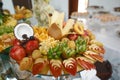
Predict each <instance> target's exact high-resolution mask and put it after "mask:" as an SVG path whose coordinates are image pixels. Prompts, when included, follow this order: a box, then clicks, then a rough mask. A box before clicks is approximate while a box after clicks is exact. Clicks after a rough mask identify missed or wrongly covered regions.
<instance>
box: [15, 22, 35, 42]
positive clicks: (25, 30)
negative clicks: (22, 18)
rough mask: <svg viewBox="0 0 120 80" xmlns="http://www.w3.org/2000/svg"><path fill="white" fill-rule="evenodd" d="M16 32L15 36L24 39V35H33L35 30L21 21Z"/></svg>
mask: <svg viewBox="0 0 120 80" xmlns="http://www.w3.org/2000/svg"><path fill="white" fill-rule="evenodd" d="M14 34H15V37H16V38H17V39H19V40H23V37H22V36H23V35H24V34H26V35H27V37H28V38H29V37H30V36H33V34H34V31H33V28H32V27H31V26H30V25H29V24H26V23H20V24H18V25H17V26H16V27H15V28H14Z"/></svg>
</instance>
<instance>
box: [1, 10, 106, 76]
mask: <svg viewBox="0 0 120 80" xmlns="http://www.w3.org/2000/svg"><path fill="white" fill-rule="evenodd" d="M11 36H12V42H11V43H10V45H11V46H10V49H9V54H8V55H9V57H10V61H11V62H15V63H17V65H18V67H19V69H20V70H21V71H28V72H31V73H32V74H33V75H37V74H40V75H49V76H54V77H56V78H57V77H59V76H61V75H66V74H69V75H73V76H75V75H76V73H77V72H80V71H81V70H84V69H85V70H90V69H95V68H96V67H95V65H94V63H95V62H96V61H99V62H103V61H104V58H103V55H104V53H105V50H104V46H103V44H102V43H101V42H100V41H98V40H96V38H95V35H94V34H93V33H92V32H91V31H90V30H89V29H86V28H85V25H84V24H83V22H81V21H77V20H74V19H68V20H67V21H64V14H63V13H58V12H57V11H55V12H54V13H53V15H52V16H51V17H50V18H49V26H47V27H41V26H32V25H30V24H28V23H18V24H17V25H16V26H15V27H14V29H13V34H12V35H11ZM10 38H11V37H10ZM1 43H2V42H1Z"/></svg>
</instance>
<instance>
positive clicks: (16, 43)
mask: <svg viewBox="0 0 120 80" xmlns="http://www.w3.org/2000/svg"><path fill="white" fill-rule="evenodd" d="M12 45H13V46H15V45H20V41H19V40H18V39H16V38H15V39H13V40H12Z"/></svg>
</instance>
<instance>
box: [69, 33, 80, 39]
mask: <svg viewBox="0 0 120 80" xmlns="http://www.w3.org/2000/svg"><path fill="white" fill-rule="evenodd" d="M68 38H69V39H70V40H76V39H77V38H78V34H68Z"/></svg>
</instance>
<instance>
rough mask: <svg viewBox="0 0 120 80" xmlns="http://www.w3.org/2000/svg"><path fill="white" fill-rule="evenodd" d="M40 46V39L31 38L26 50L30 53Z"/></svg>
mask: <svg viewBox="0 0 120 80" xmlns="http://www.w3.org/2000/svg"><path fill="white" fill-rule="evenodd" d="M38 48H39V41H38V40H30V41H28V42H27V43H26V45H25V50H26V52H27V53H28V54H31V53H32V52H33V51H34V50H35V49H38Z"/></svg>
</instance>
